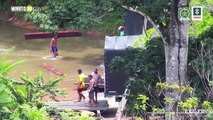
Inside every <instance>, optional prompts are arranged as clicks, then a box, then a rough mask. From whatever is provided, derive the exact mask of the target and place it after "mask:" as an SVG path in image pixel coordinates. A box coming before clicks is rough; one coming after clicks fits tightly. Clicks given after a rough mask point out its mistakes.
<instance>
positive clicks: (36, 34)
mask: <svg viewBox="0 0 213 120" xmlns="http://www.w3.org/2000/svg"><path fill="white" fill-rule="evenodd" d="M24 36H25V39H38V38H51V37H53V35H52V33H51V32H32V33H25V35H24ZM72 36H81V32H80V31H78V30H66V31H59V32H58V37H72Z"/></svg>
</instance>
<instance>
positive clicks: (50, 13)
mask: <svg viewBox="0 0 213 120" xmlns="http://www.w3.org/2000/svg"><path fill="white" fill-rule="evenodd" d="M113 3H114V2H112V1H105V0H79V1H76V0H67V1H65V0H49V1H48V2H47V3H46V5H45V9H43V10H42V11H41V12H31V13H26V14H25V18H26V20H27V21H31V22H33V23H35V24H36V25H38V26H39V28H41V30H43V31H58V30H60V29H76V30H80V31H82V32H85V31H88V30H91V28H94V27H98V28H100V29H99V30H102V31H105V32H109V33H115V29H116V31H117V27H115V26H118V25H120V24H122V15H123V12H122V11H123V10H122V9H121V7H119V6H118V5H117V4H113ZM102 20H103V21H102ZM111 30H112V31H111Z"/></svg>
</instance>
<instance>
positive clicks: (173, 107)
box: [164, 0, 189, 120]
mask: <svg viewBox="0 0 213 120" xmlns="http://www.w3.org/2000/svg"><path fill="white" fill-rule="evenodd" d="M182 6H186V7H187V6H188V4H187V0H185V1H184V0H172V4H171V20H170V23H169V26H168V30H167V31H168V32H169V34H168V33H167V36H168V37H166V40H165V43H164V47H165V59H166V82H167V83H168V84H169V85H173V84H178V85H184V84H185V81H186V79H187V78H186V73H187V60H188V28H189V25H188V21H180V20H179V19H178V7H182ZM166 97H167V98H172V99H173V100H174V103H173V104H167V105H166V111H167V112H177V102H178V101H179V100H181V96H180V94H179V91H178V90H171V89H170V90H169V91H168V92H167V93H166ZM170 119H172V120H174V119H175V116H172V117H167V120H170Z"/></svg>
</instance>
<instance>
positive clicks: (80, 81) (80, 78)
mask: <svg viewBox="0 0 213 120" xmlns="http://www.w3.org/2000/svg"><path fill="white" fill-rule="evenodd" d="M84 78H85V76H84V74H80V75H79V76H78V79H77V85H78V87H79V88H84V86H85V81H84Z"/></svg>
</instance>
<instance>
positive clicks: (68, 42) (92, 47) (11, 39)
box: [0, 24, 104, 87]
mask: <svg viewBox="0 0 213 120" xmlns="http://www.w3.org/2000/svg"><path fill="white" fill-rule="evenodd" d="M25 32H28V31H27V30H23V29H20V28H17V27H14V26H11V25H1V24H0V51H4V50H5V49H7V48H10V47H13V46H15V47H16V49H15V51H14V52H13V53H12V55H11V59H13V60H23V59H24V60H26V62H25V63H24V65H20V66H18V67H16V68H15V69H14V70H13V71H12V72H11V73H10V75H11V76H12V78H19V76H20V74H21V73H22V72H27V73H28V74H29V75H33V76H35V75H36V73H37V72H38V71H42V72H43V73H44V75H45V79H49V78H51V77H54V78H55V77H57V75H55V74H54V73H52V72H50V71H48V70H46V69H44V68H43V67H42V64H43V63H47V64H49V65H51V66H54V67H55V68H57V69H58V70H60V71H61V72H63V73H65V74H66V78H65V80H63V82H62V83H63V84H62V86H63V87H70V86H71V85H73V81H72V80H76V77H77V69H78V68H81V69H82V70H83V72H84V73H85V74H90V73H91V72H92V70H93V68H94V66H97V65H100V64H102V63H103V47H104V40H103V39H104V38H89V37H69V38H59V39H58V49H59V55H60V56H59V58H52V54H51V53H50V52H49V42H50V39H33V40H25V39H24V33H25Z"/></svg>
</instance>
